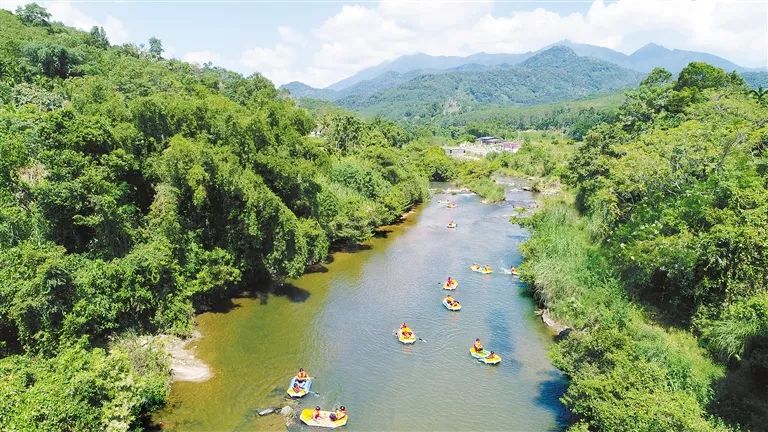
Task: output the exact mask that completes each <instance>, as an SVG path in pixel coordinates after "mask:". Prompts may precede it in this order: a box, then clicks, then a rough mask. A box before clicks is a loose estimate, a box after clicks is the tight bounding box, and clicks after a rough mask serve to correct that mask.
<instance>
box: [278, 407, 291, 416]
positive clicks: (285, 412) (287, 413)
mask: <svg viewBox="0 0 768 432" xmlns="http://www.w3.org/2000/svg"><path fill="white" fill-rule="evenodd" d="M294 413H295V412H294V411H293V408H292V407H290V406H288V405H286V406H284V407H283V408H282V409H281V410H280V414H282V415H283V416H285V417H293V415H294Z"/></svg>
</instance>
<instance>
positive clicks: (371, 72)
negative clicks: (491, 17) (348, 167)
mask: <svg viewBox="0 0 768 432" xmlns="http://www.w3.org/2000/svg"><path fill="white" fill-rule="evenodd" d="M556 46H566V47H568V48H571V49H572V50H573V51H574V52H575V53H576V54H577V55H579V56H587V57H594V58H597V59H600V60H604V61H608V62H611V63H614V64H616V65H618V66H621V67H624V68H627V69H632V70H636V71H639V72H650V71H651V70H652V69H653V68H654V67H663V68H665V69H667V70H669V71H670V72H672V73H678V72H680V70H682V68H683V67H685V66H686V65H687V64H688V63H690V62H692V61H704V62H706V63H709V64H712V65H713V66H717V67H720V68H722V69H725V70H726V71H732V70H736V71H737V72H759V71H761V70H762V69H754V68H746V67H743V66H740V65H737V64H735V63H733V62H731V61H729V60H727V59H724V58H722V57H719V56H716V55H714V54H709V53H706V52H699V51H687V50H679V49H669V48H666V47H664V46H662V45H659V44H656V43H653V42H650V43H648V44H646V45H644V46H642V47H640V48H638V49H637V50H635V51H634V52H633V53H631V54H624V53H621V52H619V51H615V50H612V49H610V48H606V47H601V46H597V45H589V44H581V43H574V42H571V41H570V40H568V39H563V40H560V41H557V42H555V43H553V44H550V45H547V46H545V47H543V48H541V49H540V50H537V51H528V52H524V53H516V54H515V53H486V52H479V53H475V54H471V55H468V56H463V57H462V56H432V55H429V54H424V53H416V54H408V55H404V56H400V57H398V58H396V59H392V60H388V61H385V62H382V63H380V64H378V65H375V66H371V67H369V68H366V69H363V70H362V71H360V72H358V73H356V74H354V75H352V76H349V77H347V78H344V79H342V80H340V81H337V82H335V83H333V84H331V85H329V86H327V87H324V88H322V89H318V88H314V87H310V86H307V87H309V89H311V90H309V89H301V90H299V91H298V93H295V92H292V94H293V95H294V96H296V97H313V96H309V95H308V94H309V93H315V94H316V93H317V92H316V90H333V91H336V92H342V91H346V92H347V93H344V94H341V95H338V96H336V97H334V96H332V95H331V94H330V93H328V92H326V93H324V95H325V97H322V98H321V99H324V100H335V99H340V98H343V97H345V96H347V95H349V94H351V93H354V91H350V90H349V88H351V87H353V86H356V85H359V84H360V83H362V82H365V81H371V80H374V79H376V78H377V77H379V76H381V75H383V74H384V73H387V72H397V73H400V74H402V75H405V74H412V73H416V72H420V73H422V74H427V73H432V74H434V73H445V72H446V71H452V70H453V69H457V68H466V67H467V66H468V65H479V66H484V67H494V66H501V65H505V64H506V65H514V64H518V63H521V62H523V61H525V60H526V59H528V58H530V57H532V56H534V55H536V54H539V53H541V52H544V51H546V50H548V49H550V48H553V47H556ZM414 75H415V74H414ZM295 83H296V82H293V83H289V84H285V85H283V86H281V88H289V90H290V87H291V86H293V87H295ZM302 84H303V83H302ZM304 85H305V86H306V84H304ZM358 89H359V87H358Z"/></svg>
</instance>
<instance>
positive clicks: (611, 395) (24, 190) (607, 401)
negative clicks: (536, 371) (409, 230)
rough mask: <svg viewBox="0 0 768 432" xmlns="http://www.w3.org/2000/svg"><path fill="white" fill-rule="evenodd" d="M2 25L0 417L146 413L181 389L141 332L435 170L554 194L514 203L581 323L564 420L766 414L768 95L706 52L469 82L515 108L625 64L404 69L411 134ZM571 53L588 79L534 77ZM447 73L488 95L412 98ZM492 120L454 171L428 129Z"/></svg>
mask: <svg viewBox="0 0 768 432" xmlns="http://www.w3.org/2000/svg"><path fill="white" fill-rule="evenodd" d="M0 28H2V29H3V30H2V31H0V179H1V181H0V429H1V430H8V431H27V430H63V431H70V430H71V431H75V430H110V431H126V430H135V429H138V428H141V427H142V425H143V422H144V421H145V420H146V415H147V414H148V413H150V412H152V411H153V410H156V409H158V408H159V407H161V406H162V405H163V404H164V403H165V400H166V398H167V396H168V392H169V383H170V375H169V365H168V358H167V355H166V354H165V351H164V349H163V346H161V344H160V342H158V341H157V340H156V339H154V338H153V337H152V336H153V335H158V334H175V335H182V336H183V335H188V334H190V332H191V331H192V328H193V320H192V318H193V315H194V314H195V312H197V311H199V310H201V309H203V308H207V307H209V306H210V305H211V304H214V303H216V302H218V301H221V300H224V299H227V298H230V297H231V296H232V295H233V294H235V293H237V292H239V291H242V290H245V289H248V290H269V289H270V287H271V286H273V285H274V284H275V283H279V282H282V281H284V280H285V279H287V278H291V277H296V276H299V275H301V274H302V273H303V272H304V271H305V269H306V268H307V266H310V265H312V264H315V263H318V262H321V261H323V260H324V259H326V258H327V257H328V255H329V253H330V252H332V251H333V250H335V249H338V248H343V247H346V246H349V245H354V244H357V243H360V242H363V241H365V240H367V239H368V238H370V237H371V236H372V235H373V233H374V231H375V230H376V228H377V227H379V226H381V225H384V224H388V223H392V222H395V221H397V220H398V219H399V218H400V216H401V215H402V214H403V213H404V212H405V211H407V210H408V209H409V208H411V207H412V206H414V205H416V204H418V203H420V202H422V201H423V200H425V199H427V197H428V187H427V186H428V181H430V180H440V181H444V180H454V181H458V182H460V183H462V184H464V185H467V186H469V187H470V188H472V189H473V190H474V191H476V192H477V193H478V194H480V195H482V196H483V197H484V198H485V199H486V200H487V201H496V200H501V199H503V198H504V194H503V192H504V191H503V189H502V188H501V187H500V186H499V185H497V184H495V183H494V182H493V180H492V177H493V176H494V175H495V174H509V175H518V176H533V177H536V178H538V179H539V180H538V181H537V182H536V183H535V184H534V189H535V190H544V189H546V188H547V187H548V186H549V185H552V184H557V186H558V188H559V185H560V184H561V183H562V184H563V185H564V187H565V188H566V192H565V193H563V194H560V195H558V196H557V197H554V198H549V199H548V200H546V201H545V203H544V205H543V207H542V209H541V210H540V211H538V212H537V213H536V214H535V215H534V216H533V217H531V218H527V219H523V218H519V219H518V218H515V219H514V221H515V222H520V223H522V224H524V225H526V226H527V227H529V228H531V232H532V237H531V238H530V240H529V241H527V242H526V243H525V244H524V246H523V252H524V256H525V262H524V263H523V265H522V272H523V279H524V281H526V282H528V284H529V285H530V287H531V289H532V292H533V294H534V295H535V296H536V299H537V301H538V302H539V303H540V304H541V305H542V306H543V307H545V308H547V309H548V310H549V311H550V312H551V314H552V316H553V317H554V318H555V319H557V320H559V321H561V322H562V323H565V324H567V325H568V326H569V327H570V329H571V330H570V332H569V333H568V334H567V335H563V337H562V338H560V340H559V342H558V343H557V344H556V345H555V347H554V349H553V351H552V357H553V358H554V361H555V364H556V366H557V367H559V368H560V369H561V370H563V371H564V372H565V374H566V375H567V376H568V377H569V386H568V389H567V391H566V393H565V394H564V396H563V398H562V400H563V401H564V403H565V404H566V405H567V406H568V408H569V409H570V410H571V412H572V414H573V420H574V422H573V424H572V425H571V427H570V428H571V430H574V431H597V430H605V431H608V430H636V431H668V430H689V431H715V430H718V431H719V430H764V429H765V424H766V420H768V403H767V402H766V400H768V399H766V395H768V286H766V284H767V283H768V153H767V152H768V96H766V94H765V91H764V90H763V89H755V90H750V88H749V86H748V85H747V84H746V83H745V81H744V78H743V77H742V76H741V75H738V74H736V73H728V72H725V71H723V70H721V69H718V68H715V67H713V66H710V65H708V64H705V63H698V62H695V63H691V64H689V65H688V66H687V67H685V68H684V69H683V70H682V71H681V72H680V73H679V75H678V76H676V77H675V76H673V75H672V74H671V73H670V72H667V71H666V70H664V69H654V70H653V71H652V72H651V73H650V74H649V75H647V76H646V77H645V78H644V79H643V80H642V82H640V84H639V86H637V87H636V88H634V89H632V90H630V91H628V92H627V93H626V94H622V95H618V94H609V95H607V96H601V97H597V98H593V99H586V100H582V101H576V102H569V103H565V104H563V103H560V104H550V105H546V106H538V107H534V108H520V107H510V106H507V107H501V106H487V105H488V102H489V101H490V100H491V99H493V98H494V97H495V95H496V93H493V94H492V93H488V92H484V91H483V90H482V89H490V88H495V87H505V86H506V87H505V89H506V90H505V91H508V93H509V95H513V96H514V97H512V96H510V98H509V100H508V102H509V104H517V103H518V102H520V101H521V100H526V101H541V102H544V101H551V100H555V99H556V96H557V95H560V96H561V95H562V92H564V91H570V92H571V93H569V95H571V97H578V96H584V95H587V94H592V93H594V92H595V91H601V90H611V89H616V88H620V87H623V86H625V85H627V84H629V83H637V82H638V80H639V76H638V75H636V74H635V73H630V74H627V73H626V71H625V70H623V69H620V68H618V67H615V68H614V67H607V66H605V65H604V64H603V63H600V62H598V61H597V60H595V61H590V62H587V63H584V61H577V60H576V59H574V58H573V56H571V54H572V53H571V52H568V51H563V50H562V49H556V50H554V51H552V52H548V53H547V52H545V54H546V55H544V56H538V57H531V59H529V60H531V62H532V63H530V64H527V65H524V67H528V68H534V69H535V68H538V69H536V70H538V71H539V73H536V74H534V73H524V72H522V69H516V71H517V72H516V73H517V74H518V75H516V76H515V77H516V79H519V80H522V81H525V85H522V84H520V82H519V81H515V82H513V83H510V82H507V81H504V79H507V78H509V77H508V76H507V75H504V74H502V73H500V72H499V71H498V70H497V71H495V72H494V71H491V72H488V73H487V74H486V75H483V76H484V78H483V79H487V80H488V81H487V82H483V83H480V84H482V85H480V86H478V85H476V84H477V83H472V82H469V81H467V79H466V76H464V75H461V73H459V72H456V73H453V74H451V73H446V74H439V75H434V76H430V77H429V78H423V79H422V80H421V81H419V80H416V81H414V83H413V85H414V86H415V87H414V88H413V89H410V90H409V92H410V93H409V97H410V98H415V99H418V100H419V101H418V104H417V105H418V106H416V105H413V106H409V105H408V104H407V103H405V104H404V103H403V98H402V95H403V93H398V92H400V91H405V90H403V89H404V87H403V88H400V87H392V88H390V89H389V90H387V91H389V92H390V93H388V94H389V96H388V97H387V98H383V99H378V100H375V101H372V102H375V103H376V104H380V105H378V106H380V107H384V108H383V109H385V110H386V111H388V112H390V113H391V114H392V116H393V117H396V118H403V119H408V122H407V123H403V124H400V123H396V122H394V121H392V120H388V119H385V118H382V117H374V118H369V119H363V118H361V117H359V116H358V115H356V114H354V113H351V112H349V111H346V110H344V109H341V108H339V107H337V106H334V105H330V104H329V103H327V102H320V101H307V100H303V101H299V102H298V103H299V104H303V106H298V105H297V102H296V101H294V100H292V99H291V98H290V97H289V96H288V95H287V94H286V92H283V91H279V90H277V89H276V88H275V87H274V85H273V84H272V83H271V82H270V81H269V80H267V79H266V78H264V77H263V76H261V75H259V74H254V75H252V76H248V77H244V76H241V75H240V74H237V73H234V72H231V71H228V70H225V69H222V68H218V67H213V66H211V65H204V66H202V67H199V66H195V65H190V64H188V63H184V62H181V61H178V60H173V59H165V58H164V57H163V46H162V42H161V41H160V40H158V39H156V38H152V39H150V40H149V41H148V43H147V45H146V46H144V45H138V46H137V45H133V44H125V45H121V46H114V45H112V44H110V42H109V40H108V38H107V35H106V34H105V32H104V30H103V29H102V28H98V27H94V28H93V29H92V30H91V31H90V32H83V31H78V30H75V29H72V28H69V27H66V26H64V25H62V24H61V23H57V22H53V21H52V20H51V16H50V14H49V13H48V12H47V11H46V10H45V9H44V8H42V7H40V6H37V5H35V4H30V5H27V6H24V7H20V8H19V9H18V10H17V11H16V13H15V14H14V13H10V12H6V11H2V10H0ZM574 56H575V54H574ZM577 59H578V57H577ZM563 62H571V63H568V64H573V65H576V63H578V65H580V66H579V67H580V68H583V69H585V70H582V72H585V73H583V74H581V75H579V74H578V73H576V75H578V76H576V77H575V78H574V77H571V78H569V79H570V81H568V80H566V79H565V78H566V77H560V78H562V79H561V81H562V82H559V83H558V84H557V86H555V85H554V84H552V85H550V84H551V83H549V82H547V83H542V81H541V76H542V73H541V71H545V72H546V74H545V75H547V76H552V75H553V74H555V72H556V71H557V70H558V69H563V68H562V66H563V64H564V63H563ZM573 62H576V63H573ZM578 65H577V66H578ZM521 67H523V66H521ZM499 70H501V69H499ZM531 70H533V69H531ZM507 72H508V71H507ZM571 72H574V71H571ZM575 72H579V71H578V70H577V71H575ZM587 72H588V73H587ZM595 77H597V78H595ZM761 77H762V75H759V74H755V76H750V77H749V78H750V79H751V84H754V83H755V82H758V83H759V82H762V81H759V79H762V78H761ZM593 78H594V79H593ZM494 80H495V81H494ZM526 80H528V81H526ZM573 80H576V81H578V80H581V81H582V82H580V83H579V82H575V84H574V81H573ZM756 80H757V81H756ZM409 82H410V81H409ZM436 83H437V84H436ZM567 83H570V84H567ZM433 84H434V85H433ZM438 84H439V85H438ZM443 84H445V85H443ZM542 84H544V85H542ZM576 84H579V85H576ZM435 85H437V87H435ZM521 86H522V87H521ZM562 86H565V87H562ZM438 87H439V88H438ZM523 87H524V88H523ZM392 89H399V90H392ZM445 89H448V90H445ZM457 89H459V93H461V94H462V95H463V96H466V97H467V99H465V100H466V101H471V103H473V104H477V107H478V109H477V110H475V111H472V112H453V113H446V112H444V111H451V110H452V109H453V108H455V107H450V106H443V105H441V104H436V103H435V102H434V101H433V100H432V99H430V98H429V97H427V96H430V97H432V96H434V95H439V96H440V97H441V98H444V97H445V96H446V95H447V94H448V93H446V92H449V93H450V92H454V91H456V90H457ZM470 89H473V90H471V91H470ZM478 89H479V90H478ZM521 89H523V90H525V92H523V91H522V90H521ZM531 89H535V92H534V90H531ZM444 90H445V91H444ZM587 90H589V91H587ZM526 92H527V93H526ZM532 92H534V93H535V94H534V93H532ZM427 93H429V95H427ZM451 94H453V93H451ZM463 96H462V97H463ZM367 97H370V95H368V96H367ZM558 97H559V96H558ZM516 98H517V99H516ZM518 99H519V100H518ZM441 100H442V99H441ZM366 103H367V102H366ZM481 104H482V105H483V106H482V107H480V105H481ZM414 107H416V108H417V110H416V111H415V110H414ZM356 108H360V107H356ZM395 108H396V109H395ZM417 111H418V112H417ZM438 111H439V112H440V113H442V114H441V116H440V118H439V119H438V118H437V116H436V115H434V114H436V113H437V112H438ZM443 114H444V115H443ZM415 117H419V118H418V119H417V118H415ZM524 129H542V130H546V131H525V132H522V131H521V130H524ZM482 135H496V136H502V137H507V138H513V137H516V138H519V139H521V140H523V141H524V145H523V147H522V148H521V150H520V151H519V152H517V153H515V154H509V153H503V154H499V153H491V154H490V155H488V156H487V157H486V158H484V159H481V160H476V161H467V162H461V163H458V162H455V161H453V160H450V159H449V158H448V157H447V156H446V155H445V153H444V152H443V150H442V149H441V148H440V147H439V146H437V145H435V144H437V143H441V142H446V141H447V142H451V143H456V142H461V141H464V140H471V139H473V137H477V136H482Z"/></svg>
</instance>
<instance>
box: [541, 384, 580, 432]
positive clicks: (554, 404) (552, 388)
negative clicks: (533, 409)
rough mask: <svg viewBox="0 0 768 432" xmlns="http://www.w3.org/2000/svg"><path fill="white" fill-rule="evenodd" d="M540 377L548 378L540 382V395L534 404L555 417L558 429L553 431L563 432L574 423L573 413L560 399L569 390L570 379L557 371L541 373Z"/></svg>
mask: <svg viewBox="0 0 768 432" xmlns="http://www.w3.org/2000/svg"><path fill="white" fill-rule="evenodd" d="M540 375H543V376H546V377H547V378H546V379H544V380H542V381H541V382H539V385H538V395H537V396H536V398H535V399H534V403H536V405H539V406H541V407H543V408H545V409H547V410H549V411H551V412H552V413H553V414H554V415H555V419H556V421H557V427H556V428H553V429H551V430H552V431H561V430H563V429H565V428H566V427H567V426H568V425H569V424H570V423H571V422H572V421H573V419H572V417H571V413H570V412H569V411H568V409H567V408H566V407H565V405H563V403H562V402H560V398H561V397H562V396H563V394H565V390H566V389H567V388H568V379H566V377H565V375H563V373H562V372H560V371H557V370H553V371H547V372H540Z"/></svg>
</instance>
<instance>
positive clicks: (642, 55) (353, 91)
mask: <svg viewBox="0 0 768 432" xmlns="http://www.w3.org/2000/svg"><path fill="white" fill-rule="evenodd" d="M692 61H703V62H706V63H709V64H712V65H714V66H717V67H720V68H722V69H725V70H726V71H734V70H735V71H738V72H741V73H742V74H743V75H745V78H746V79H747V80H748V81H750V83H751V81H754V80H755V79H757V80H761V79H765V76H766V75H768V73H766V72H755V71H754V70H751V69H748V68H744V67H741V66H739V65H737V64H735V63H732V62H730V61H728V60H726V59H724V58H721V57H718V56H715V55H712V54H708V53H703V52H694V51H685V50H676V49H674V50H670V49H667V48H665V47H662V46H660V45H656V44H653V43H651V44H648V45H645V46H644V47H642V48H640V49H638V50H637V51H635V52H634V53H632V54H630V55H627V54H623V53H620V52H618V51H614V50H611V49H609V48H604V47H599V46H594V45H587V44H578V43H572V42H570V41H567V40H564V41H560V42H557V43H555V44H552V45H550V46H547V47H544V48H542V49H541V50H538V51H535V52H527V53H522V54H488V53H478V54H473V55H470V56H467V57H457V56H430V55H427V54H414V55H407V56H402V57H399V58H397V59H395V60H392V61H388V62H384V63H381V64H379V65H377V66H373V67H370V68H367V69H364V70H362V71H360V72H358V73H356V74H355V75H352V76H350V77H348V78H345V79H343V80H341V81H339V82H336V83H334V84H332V85H330V86H328V87H326V88H322V89H319V88H314V87H311V86H308V85H306V84H303V83H300V82H292V83H288V84H285V85H283V86H281V88H283V89H286V90H288V92H289V93H290V94H291V95H292V96H293V97H295V98H313V99H320V100H326V101H332V102H334V103H335V104H337V105H340V106H342V107H344V108H348V109H351V110H354V111H358V112H362V113H365V114H371V115H376V114H378V115H383V116H385V117H390V118H409V117H414V116H415V117H420V116H427V115H435V114H438V113H441V112H442V113H448V112H455V111H462V110H467V109H471V108H472V107H473V106H476V105H480V104H484V105H499V106H510V105H530V104H537V103H547V102H553V101H558V100H567V99H574V98H579V97H584V96H589V95H592V94H596V93H601V92H608V91H614V90H618V89H621V88H624V87H629V86H633V85H636V84H637V83H638V82H639V81H640V79H642V76H643V75H644V74H645V73H647V72H649V71H650V70H651V69H653V68H654V67H658V66H660V67H664V68H665V69H667V70H669V71H670V72H673V73H677V72H679V71H680V70H682V68H684V67H685V66H686V65H687V64H688V63H690V62H692Z"/></svg>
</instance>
